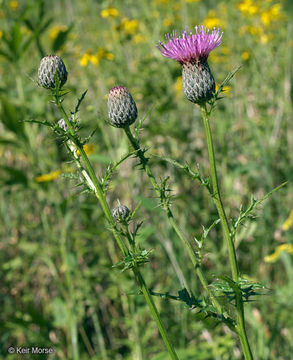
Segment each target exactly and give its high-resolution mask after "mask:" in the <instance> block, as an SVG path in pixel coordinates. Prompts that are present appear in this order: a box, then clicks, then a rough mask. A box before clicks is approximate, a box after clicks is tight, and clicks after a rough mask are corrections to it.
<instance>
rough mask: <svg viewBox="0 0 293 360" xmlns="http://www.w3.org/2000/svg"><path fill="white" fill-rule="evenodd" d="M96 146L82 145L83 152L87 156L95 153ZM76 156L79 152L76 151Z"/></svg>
mask: <svg viewBox="0 0 293 360" xmlns="http://www.w3.org/2000/svg"><path fill="white" fill-rule="evenodd" d="M95 149H96V146H95V145H94V144H85V145H83V150H84V151H85V153H86V154H87V156H90V155H92V154H93V153H94V152H95ZM76 155H77V156H79V155H80V152H79V150H77V151H76Z"/></svg>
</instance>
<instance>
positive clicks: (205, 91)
mask: <svg viewBox="0 0 293 360" xmlns="http://www.w3.org/2000/svg"><path fill="white" fill-rule="evenodd" d="M222 35H223V33H221V32H220V30H219V29H216V28H214V30H212V31H211V33H210V30H208V29H207V28H205V27H204V26H196V27H195V34H193V33H192V32H191V31H187V30H185V31H183V32H182V34H181V35H179V36H178V35H177V32H176V31H175V30H174V31H173V33H172V34H171V35H170V34H167V35H166V39H167V43H162V42H159V44H160V45H158V46H157V48H158V49H159V50H160V51H161V54H162V55H163V56H165V57H168V58H170V59H174V60H177V61H178V62H179V63H180V64H181V65H182V83H183V92H184V94H185V96H186V97H187V99H188V100H190V101H191V102H193V103H195V104H203V103H205V102H206V101H208V100H210V99H211V98H212V96H213V94H214V92H215V80H214V77H213V75H212V73H211V71H210V68H209V65H208V63H207V58H208V56H209V53H210V52H211V51H212V50H213V49H214V48H215V47H217V46H219V45H220V44H221V40H222Z"/></svg>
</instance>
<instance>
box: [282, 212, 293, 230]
mask: <svg viewBox="0 0 293 360" xmlns="http://www.w3.org/2000/svg"><path fill="white" fill-rule="evenodd" d="M292 224H293V210H291V211H290V214H289V216H288V218H287V219H286V220H285V222H284V224H283V225H282V229H283V230H284V231H286V230H288V229H289V228H290V227H291V226H292Z"/></svg>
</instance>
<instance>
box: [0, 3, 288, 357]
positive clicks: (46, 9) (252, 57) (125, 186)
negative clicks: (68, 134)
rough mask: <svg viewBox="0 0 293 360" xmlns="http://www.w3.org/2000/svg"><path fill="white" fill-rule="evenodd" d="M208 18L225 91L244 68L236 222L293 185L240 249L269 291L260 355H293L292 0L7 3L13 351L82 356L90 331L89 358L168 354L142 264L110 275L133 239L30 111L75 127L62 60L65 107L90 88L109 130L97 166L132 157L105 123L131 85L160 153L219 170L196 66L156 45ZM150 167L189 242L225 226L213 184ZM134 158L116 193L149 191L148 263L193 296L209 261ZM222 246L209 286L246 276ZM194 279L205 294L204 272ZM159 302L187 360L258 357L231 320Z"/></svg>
mask: <svg viewBox="0 0 293 360" xmlns="http://www.w3.org/2000/svg"><path fill="white" fill-rule="evenodd" d="M197 24H203V25H205V26H207V27H209V28H213V27H214V26H215V27H220V28H221V29H222V30H223V31H224V35H223V43H222V45H221V46H220V47H219V48H217V49H216V50H214V51H213V52H212V54H211V55H210V57H209V64H210V67H211V69H212V71H213V74H214V76H215V79H216V81H217V82H218V83H221V81H223V79H224V78H225V76H226V74H227V73H228V72H229V71H232V70H233V69H234V68H236V67H237V66H238V65H242V68H241V70H240V71H239V72H238V73H237V75H236V77H235V79H233V81H232V83H231V84H230V86H228V87H226V88H225V93H224V97H225V98H224V99H223V100H221V101H220V102H218V105H217V109H216V111H215V112H214V114H213V120H212V131H213V134H214V140H215V148H216V158H217V161H218V171H219V174H220V182H221V189H222V193H223V197H224V203H225V206H226V208H227V209H229V210H228V216H229V218H230V219H231V218H233V217H237V215H238V212H239V207H240V205H241V204H242V205H243V206H246V205H247V204H248V203H249V201H250V197H251V195H252V194H253V195H254V196H255V197H256V198H259V197H261V196H263V195H264V194H265V193H266V192H268V191H270V190H271V189H272V188H273V187H275V186H277V185H279V184H281V183H282V182H284V181H286V180H288V181H289V183H288V185H287V186H286V187H285V188H284V189H282V190H280V191H279V192H277V193H275V194H274V195H273V196H272V197H271V198H270V199H269V200H267V201H266V202H265V203H264V204H263V205H262V206H261V207H260V208H259V211H258V212H257V217H256V218H255V219H251V220H250V221H249V222H248V223H246V225H245V226H243V227H242V228H241V231H240V232H239V234H238V236H237V239H236V247H237V254H238V258H239V262H240V269H241V272H242V275H243V276H244V277H246V278H247V279H251V280H256V281H260V282H261V283H262V284H263V285H264V286H265V287H266V291H265V295H263V296H261V297H257V298H255V301H253V302H251V303H249V304H247V305H246V314H247V316H246V317H247V326H248V332H249V338H250V341H251V345H252V348H253V352H254V354H255V357H256V359H261V360H266V359H267V360H277V359H278V360H285V359H286V360H290V359H292V354H293V317H292V313H293V303H292V297H293V264H292V254H293V235H292V234H293V199H292V190H293V186H292V180H293V121H292V120H293V119H292V95H293V92H292V49H293V38H292V33H293V31H292V3H291V2H290V1H287V2H279V1H273V0H266V1H253V0H243V1H233V0H231V1H214V0H209V1H203V0H181V1H175V0H174V1H173V0H169V1H168V0H149V1H144V0H135V1H134V0H125V1H118V0H117V1H115V0H113V1H98V0H96V1H94V0H85V1H77V0H59V1H57V0H51V1H33V0H31V1H30V0H27V1H24V0H23V1H16V0H11V1H4V0H2V1H0V64H1V65H0V111H1V115H0V159H1V160H0V182H1V190H0V191H1V193H0V307H1V313H0V359H8V358H9V359H11V360H13V359H18V358H20V357H18V356H17V355H8V353H7V349H8V347H9V346H23V347H30V346H33V345H34V346H47V347H52V348H54V351H55V352H54V354H53V355H50V356H48V355H43V356H40V358H44V359H46V358H47V359H61V360H63V359H72V356H73V355H72V334H73V332H74V331H75V330H77V331H78V348H79V353H80V359H97V360H100V359H101V360H106V359H138V360H143V359H154V360H164V359H168V355H167V354H166V352H165V350H164V345H163V342H162V340H161V338H160V336H159V334H158V330H157V329H156V327H155V324H154V322H153V320H152V319H151V317H150V314H149V311H148V309H147V307H146V305H145V303H144V299H143V297H142V296H140V295H137V292H138V288H137V286H136V284H135V282H134V280H133V278H132V277H131V274H130V273H127V272H126V273H121V272H120V271H119V269H117V268H114V269H112V268H111V266H112V264H114V263H117V262H118V261H119V259H121V255H120V252H119V249H117V248H116V246H115V245H114V241H113V238H112V236H111V234H110V232H109V231H108V230H107V229H106V226H105V221H104V218H103V215H102V212H101V209H100V207H99V205H97V203H96V200H95V198H93V197H92V196H91V195H89V194H84V193H82V189H80V188H78V187H76V186H75V185H76V183H77V181H76V180H74V179H70V178H69V177H70V174H72V171H73V168H74V166H73V164H71V163H68V155H67V154H66V151H65V149H64V147H62V144H61V143H60V141H59V140H58V139H56V136H55V135H54V134H52V132H51V131H50V129H49V128H48V129H47V128H46V127H43V126H41V125H37V124H31V123H27V122H23V121H24V120H37V121H44V120H48V121H52V122H56V121H58V120H59V119H60V116H59V115H58V113H57V112H56V109H55V108H54V107H53V105H52V104H50V102H49V93H48V92H47V91H46V90H44V89H41V88H40V87H38V85H37V82H36V81H37V69H38V66H39V62H40V59H41V58H42V57H43V56H45V55H48V54H57V55H59V56H61V57H62V59H63V60H64V62H65V64H66V67H67V70H68V81H67V84H66V88H67V89H68V90H69V91H70V93H69V95H67V96H66V98H65V102H64V105H65V107H66V108H67V109H74V106H75V104H76V101H77V98H78V97H80V95H81V94H82V92H83V91H85V90H86V89H88V93H87V96H86V98H85V100H84V102H83V104H82V106H81V112H80V114H79V119H80V123H81V125H82V130H81V132H82V134H83V135H85V136H86V135H88V134H89V133H90V132H91V131H93V130H94V129H95V128H97V131H96V132H95V135H94V137H93V138H92V139H91V143H90V145H88V148H87V149H86V150H87V152H88V154H89V155H90V159H91V161H92V162H93V163H94V165H95V168H96V170H97V173H98V174H102V173H104V172H105V169H106V167H107V164H109V163H110V161H116V160H118V159H119V158H120V157H121V155H122V154H124V153H126V152H127V150H128V144H127V141H126V139H125V137H124V136H123V134H122V132H121V130H119V129H114V128H111V127H110V126H109V125H107V123H106V120H107V93H108V91H109V89H110V88H111V87H113V86H115V85H124V86H126V87H127V88H128V89H129V90H130V92H131V93H132V96H133V98H134V99H135V101H136V103H137V106H138V110H139V117H140V119H142V118H144V117H146V120H145V122H144V126H143V131H142V134H141V141H142V144H143V146H145V147H148V148H149V154H153V155H162V156H169V157H172V158H174V159H176V160H178V161H180V162H182V163H184V162H188V163H189V164H190V165H191V166H192V167H193V168H195V167H196V164H197V163H199V164H200V167H201V170H202V171H203V173H204V174H205V175H208V157H207V151H206V147H205V138H204V131H203V125H202V123H201V118H200V112H199V109H198V108H197V107H195V106H193V105H192V104H191V103H189V102H188V101H187V100H186V99H185V98H184V96H183V93H182V84H181V69H180V65H179V64H177V63H176V62H175V61H172V60H170V59H166V58H164V57H162V56H161V54H160V52H159V51H158V50H157V49H156V46H155V45H156V44H157V43H158V41H159V40H164V34H166V33H168V32H171V31H172V30H173V29H176V30H178V31H180V30H183V29H184V28H185V27H186V26H187V27H189V28H192V27H193V26H195V25H197ZM150 164H151V166H152V168H153V170H154V172H155V174H156V176H157V178H165V177H166V176H170V180H169V184H170V187H171V189H172V191H173V192H172V193H173V195H174V199H173V200H174V202H173V205H172V209H173V212H174V214H175V216H176V218H177V219H178V221H179V223H180V226H181V228H182V229H183V231H184V232H185V233H186V234H188V235H189V238H192V237H194V236H196V235H199V234H200V233H201V232H202V225H204V226H206V227H207V226H209V225H210V224H211V223H212V221H214V220H215V219H217V214H216V210H215V207H214V205H213V204H212V202H211V199H210V198H209V197H208V195H207V193H206V191H205V189H204V188H202V187H201V186H200V185H199V184H198V183H196V182H194V181H192V180H191V179H190V178H188V177H187V176H186V175H185V174H184V173H183V172H181V171H179V170H178V169H175V168H174V167H172V166H171V165H170V164H167V163H166V162H163V161H161V160H160V159H159V158H158V157H152V159H151V161H150ZM135 165H136V160H134V159H130V160H127V161H126V162H125V163H123V164H122V166H121V167H120V168H119V170H118V171H117V172H116V173H115V175H114V177H113V181H112V182H111V185H110V190H109V192H108V201H109V204H110V205H111V207H114V206H116V205H117V200H118V199H119V200H120V202H121V203H123V204H126V205H127V206H128V207H129V208H132V209H134V208H135V207H136V205H137V204H138V202H139V201H142V206H141V207H140V209H139V212H138V214H137V217H138V220H144V224H143V227H142V229H141V232H140V236H139V240H140V244H141V246H142V247H143V248H146V249H153V252H152V256H151V262H150V263H149V264H146V265H145V266H144V268H143V273H144V275H145V277H146V281H147V284H148V285H149V287H150V288H151V289H152V290H154V291H158V292H163V293H166V292H169V293H170V294H175V295H176V294H177V293H178V290H180V289H181V287H180V286H181V285H180V281H179V275H180V271H182V272H183V274H184V275H185V276H186V277H188V278H190V276H191V275H190V274H191V273H192V265H191V264H190V263H189V261H188V258H187V256H186V254H185V252H184V250H183V249H182V248H181V244H180V243H179V240H178V239H177V237H176V236H175V234H174V233H173V232H172V231H171V230H170V227H169V224H168V222H167V221H166V219H165V217H164V214H163V213H162V212H161V211H160V209H159V208H158V207H156V205H157V200H156V199H155V194H154V192H153V190H151V186H150V184H149V182H148V179H147V178H146V176H145V174H144V173H143V172H142V171H139V169H138V168H137V167H136V166H135ZM62 174H65V175H67V176H62ZM174 253H176V254H177V255H178V263H176V262H175V260H174V258H173V255H174ZM205 254H206V255H205V257H204V260H203V267H204V270H205V272H206V274H207V277H208V280H209V282H210V283H212V282H213V281H214V280H215V278H216V276H217V275H220V274H227V275H229V267H228V258H227V251H226V247H225V244H223V242H222V238H221V230H220V227H219V225H218V226H216V227H215V229H214V230H213V231H212V232H211V235H210V237H209V241H208V242H207V244H206V249H205ZM190 281H191V283H192V285H193V289H195V291H194V292H195V294H196V295H197V296H200V292H201V288H200V286H199V285H198V282H197V279H195V278H192V279H190ZM155 300H156V304H157V306H158V308H159V310H160V313H161V315H162V318H163V321H164V322H165V324H166V326H167V329H168V332H169V334H170V337H171V338H172V340H173V342H174V344H175V347H176V349H178V355H179V356H180V359H182V360H187V359H193V360H194V359H195V360H207V359H211V360H212V359H223V360H226V359H227V360H228V359H242V355H241V352H240V348H239V345H238V343H237V341H236V339H235V337H234V335H233V334H232V333H231V331H229V329H228V328H227V327H225V326H222V325H220V326H217V327H215V324H213V323H211V322H210V321H199V319H198V318H197V317H196V316H195V314H194V313H193V312H192V311H190V310H189V309H188V308H186V307H185V306H184V305H183V304H181V303H179V302H171V301H168V300H165V299H160V298H156V299H155ZM227 310H228V311H233V309H230V306H229V305H228V304H227ZM21 358H22V359H26V358H27V359H31V358H32V356H31V357H30V356H28V357H26V356H25V355H23V356H21Z"/></svg>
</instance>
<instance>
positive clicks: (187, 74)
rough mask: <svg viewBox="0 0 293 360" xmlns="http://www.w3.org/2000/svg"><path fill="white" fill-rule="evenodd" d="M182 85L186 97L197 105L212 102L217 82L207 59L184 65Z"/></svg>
mask: <svg viewBox="0 0 293 360" xmlns="http://www.w3.org/2000/svg"><path fill="white" fill-rule="evenodd" d="M182 83H183V92H184V95H185V96H186V97H187V99H188V100H189V101H191V102H193V103H195V104H201V103H204V102H206V101H208V100H210V99H211V98H212V96H213V94H214V92H215V80H214V77H213V75H212V73H211V70H210V67H209V64H208V62H207V61H206V60H205V59H202V60H201V61H200V60H199V61H193V62H186V63H183V64H182Z"/></svg>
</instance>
